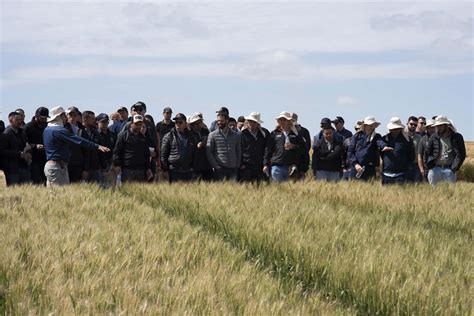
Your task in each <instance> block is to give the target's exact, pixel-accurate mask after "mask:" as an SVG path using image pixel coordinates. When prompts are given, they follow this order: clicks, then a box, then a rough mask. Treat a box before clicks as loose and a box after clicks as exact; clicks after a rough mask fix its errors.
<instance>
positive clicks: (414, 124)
mask: <svg viewBox="0 0 474 316" xmlns="http://www.w3.org/2000/svg"><path fill="white" fill-rule="evenodd" d="M408 125H410V126H416V123H410V124H408Z"/></svg>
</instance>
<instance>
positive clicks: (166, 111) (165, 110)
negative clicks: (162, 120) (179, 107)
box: [163, 106, 173, 113]
mask: <svg viewBox="0 0 474 316" xmlns="http://www.w3.org/2000/svg"><path fill="white" fill-rule="evenodd" d="M163 113H173V110H172V109H171V108H170V107H169V106H167V107H165V108H164V109H163Z"/></svg>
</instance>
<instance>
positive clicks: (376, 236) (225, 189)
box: [125, 184, 472, 314]
mask: <svg viewBox="0 0 474 316" xmlns="http://www.w3.org/2000/svg"><path fill="white" fill-rule="evenodd" d="M306 185H307V184H305V186H298V185H296V186H293V187H292V186H284V188H286V189H287V190H288V191H289V192H290V193H288V194H286V193H285V192H284V191H285V190H281V191H282V192H283V193H282V192H277V190H278V191H280V189H281V187H269V188H260V189H259V194H256V193H253V192H252V191H249V188H246V187H238V186H232V185H206V186H203V185H201V186H198V187H197V188H196V185H194V186H192V187H191V186H170V187H167V186H160V187H147V188H146V191H145V192H143V190H141V191H142V192H137V191H136V190H135V188H130V187H129V188H126V189H125V190H127V192H128V193H129V194H134V195H137V196H142V198H143V199H144V201H146V202H147V203H154V205H155V206H158V205H160V206H163V207H165V209H166V210H167V211H168V212H169V213H170V214H172V215H174V216H181V217H183V218H186V219H187V220H188V221H190V222H191V223H193V224H198V225H201V226H203V227H206V229H208V230H210V231H214V232H216V233H217V234H219V235H221V236H223V237H224V238H225V239H226V240H229V241H230V242H231V243H233V244H234V246H237V247H240V248H242V249H247V251H249V253H251V254H252V255H253V256H254V257H256V258H259V259H260V260H261V261H262V262H263V263H264V264H265V265H266V266H267V267H270V268H271V269H272V270H274V271H276V273H279V274H281V276H283V277H288V278H293V279H294V280H296V281H297V282H299V283H301V284H302V286H303V287H304V288H307V289H312V288H317V289H319V290H323V291H326V292H328V293H331V294H332V295H334V296H336V297H338V298H339V299H340V300H341V301H343V302H346V303H347V304H348V305H350V306H353V305H354V306H356V307H357V308H358V309H360V310H361V311H363V312H369V313H415V314H417V313H434V314H436V313H461V314H462V313H466V312H469V311H471V308H472V306H471V299H470V297H471V296H470V294H472V289H471V282H472V279H471V278H470V277H469V271H471V268H470V267H472V263H470V261H469V259H468V258H471V257H472V249H471V247H470V246H469V245H470V239H472V238H470V237H469V236H462V234H461V236H460V235H459V234H455V236H453V235H451V234H446V232H444V231H443V229H441V231H437V230H436V227H434V229H431V230H430V229H427V228H426V227H424V226H420V225H419V224H418V223H413V225H407V224H409V223H407V222H400V221H399V222H398V223H397V222H396V221H395V222H393V220H391V219H390V216H389V215H393V214H388V213H387V212H390V208H388V209H387V210H386V211H385V213H386V214H384V213H383V212H374V214H372V215H371V216H372V217H374V218H375V220H374V219H371V217H370V216H367V214H364V213H363V214H360V213H358V212H357V211H354V212H353V213H354V214H353V215H350V212H351V207H352V205H350V204H349V205H341V206H340V207H339V208H337V209H334V207H333V206H334V205H333V206H331V205H330V203H329V204H324V203H323V204H321V205H319V207H321V208H322V210H318V209H310V208H308V207H309V206H308V205H306V204H307V203H305V202H302V203H297V201H295V199H292V198H294V197H295V196H296V195H297V194H298V192H300V191H302V190H305V188H307V187H306ZM290 187H292V189H293V191H291V189H289V188H290ZM365 188H366V189H368V186H366V187H365ZM416 189H417V188H414V190H416ZM377 190H384V189H383V188H379V189H377ZM394 190H396V188H394ZM318 192H319V191H318ZM465 192H466V191H465ZM467 192H469V189H468V190H467ZM408 193H412V192H408ZM403 194H405V197H410V195H407V194H406V193H403ZM254 195H255V196H254ZM266 195H267V196H268V197H269V198H268V201H267V200H266V198H265V196H266ZM256 196H259V197H260V198H261V200H255V197H256ZM262 198H263V199H262ZM321 198H322V199H324V198H329V197H328V196H325V195H324V194H322V197H321ZM285 200H286V201H287V202H286V203H285ZM267 202H268V203H267ZM387 203H390V201H387ZM290 206H294V208H293V209H291V207H290ZM316 207H318V206H316ZM272 208H273V209H272ZM300 208H301V209H300ZM275 209H279V210H281V211H280V212H279V213H278V212H276V211H275ZM249 210H250V211H249ZM419 210H420V213H421V215H420V216H421V218H417V219H420V220H421V221H423V215H424V214H427V212H426V210H424V209H423V208H421V209H420V208H419ZM414 211H415V212H416V210H414ZM291 212H293V213H291ZM312 212H313V213H315V215H316V216H312V215H311V214H312ZM327 212H333V213H334V214H329V215H328V214H326V213H327ZM445 212H448V211H445ZM287 214H290V215H287ZM318 216H322V218H321V219H320V220H319V222H318V218H317V217H318ZM324 216H326V217H327V219H326V218H325V217H324ZM383 216H386V217H387V216H388V218H387V223H385V224H384V225H380V223H383V218H381V217H383ZM315 217H316V218H315ZM443 218H445V219H446V221H447V224H450V223H449V220H455V219H456V218H450V217H449V215H446V216H443ZM324 220H327V222H328V223H321V221H324ZM363 221H367V223H364V222H363ZM324 224H327V225H326V226H327V227H326V226H325V225H324ZM469 225H471V227H472V222H470V223H469ZM469 225H468V227H469ZM392 226H394V227H392ZM319 231H321V232H320V233H319V235H318V232H319ZM385 232H386V236H385V235H384V233H385ZM331 234H332V236H333V238H332V239H333V240H331V238H330V237H329V236H331ZM326 235H327V236H326ZM316 236H317V238H319V239H320V240H319V241H320V242H321V243H320V244H319V245H318V240H316V243H314V241H312V238H314V237H316ZM443 238H444V240H443ZM398 256H400V257H399V258H398ZM366 259H368V260H366ZM413 260H416V261H413Z"/></svg>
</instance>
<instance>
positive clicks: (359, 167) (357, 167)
mask: <svg viewBox="0 0 474 316" xmlns="http://www.w3.org/2000/svg"><path fill="white" fill-rule="evenodd" d="M355 169H356V171H357V173H359V172H362V166H361V165H359V164H356V165H355Z"/></svg>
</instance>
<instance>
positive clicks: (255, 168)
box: [239, 112, 269, 182]
mask: <svg viewBox="0 0 474 316" xmlns="http://www.w3.org/2000/svg"><path fill="white" fill-rule="evenodd" d="M245 123H246V124H245V125H244V126H246V127H244V128H243V129H242V132H241V134H240V137H241V141H242V162H241V164H240V168H239V181H243V182H253V181H256V182H259V181H261V180H262V179H263V176H264V174H263V171H262V169H263V155H264V154H265V147H266V145H267V139H268V137H269V133H268V132H265V131H264V130H263V129H262V128H261V126H260V124H262V123H263V121H262V120H261V119H260V113H258V112H252V113H250V114H249V116H246V117H245Z"/></svg>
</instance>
